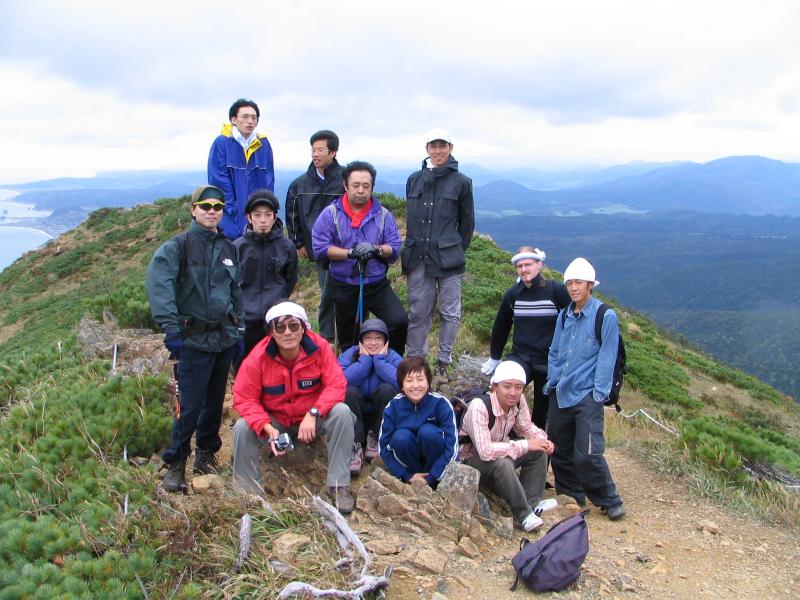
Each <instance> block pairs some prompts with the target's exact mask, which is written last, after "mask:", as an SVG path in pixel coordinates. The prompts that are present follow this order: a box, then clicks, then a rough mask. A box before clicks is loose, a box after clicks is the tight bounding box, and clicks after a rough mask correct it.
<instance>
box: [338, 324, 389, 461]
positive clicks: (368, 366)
mask: <svg viewBox="0 0 800 600" xmlns="http://www.w3.org/2000/svg"><path fill="white" fill-rule="evenodd" d="M401 360H403V357H402V356H400V355H399V354H398V353H397V352H395V351H394V350H392V349H391V348H389V329H388V328H387V327H386V323H384V322H383V321H381V320H380V319H367V320H366V321H364V322H363V323H362V324H361V330H360V332H359V341H358V345H357V346H353V347H351V348H349V349H348V350H345V351H344V352H343V353H342V355H341V356H340V357H339V364H340V365H341V367H342V369H344V376H345V379H347V393H346V394H345V397H344V401H345V403H346V404H347V406H349V407H350V410H351V411H353V414H354V415H355V416H356V427H355V440H356V441H355V443H354V444H353V455H352V457H351V459H350V474H351V475H358V474H359V473H360V472H361V466H362V465H363V462H364V458H365V457H366V458H367V459H370V460H372V459H373V458H375V457H376V456H378V452H379V448H378V432H379V430H380V427H381V418H382V417H383V409H384V408H385V407H386V403H387V402H389V400H391V399H392V398H393V397H394V396H395V394H397V392H398V391H399V389H398V387H397V365H399V364H400V361H401ZM365 412H367V413H368V414H367V418H366V419H365V415H364V413H365ZM365 430H366V431H365ZM365 440H366V446H365V447H362V444H364V442H365Z"/></svg>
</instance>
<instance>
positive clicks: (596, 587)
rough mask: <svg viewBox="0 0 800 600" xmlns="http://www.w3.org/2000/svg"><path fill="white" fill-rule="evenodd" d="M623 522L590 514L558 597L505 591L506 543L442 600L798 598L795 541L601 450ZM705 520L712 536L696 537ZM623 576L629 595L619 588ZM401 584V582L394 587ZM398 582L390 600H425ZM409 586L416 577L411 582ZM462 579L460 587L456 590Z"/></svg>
mask: <svg viewBox="0 0 800 600" xmlns="http://www.w3.org/2000/svg"><path fill="white" fill-rule="evenodd" d="M607 457H608V460H609V463H610V464H611V470H612V473H613V474H614V478H615V480H616V482H617V485H618V488H619V490H620V493H621V495H622V497H623V499H624V501H625V508H626V510H627V511H628V515H627V516H626V517H625V519H623V520H622V521H618V522H615V523H612V522H611V521H609V520H608V519H607V518H606V517H605V516H603V515H601V514H600V512H599V511H598V510H594V511H593V512H592V514H590V515H589V517H588V523H589V532H590V551H589V555H588V556H587V558H586V562H585V563H584V575H583V576H582V577H581V579H580V580H579V582H578V584H577V587H576V588H574V589H571V590H568V591H565V592H562V593H560V594H548V595H534V594H532V593H531V592H529V591H527V590H521V589H518V590H517V591H516V592H513V593H512V592H510V591H508V587H509V585H510V583H511V582H512V581H513V576H514V571H513V569H512V568H511V564H510V558H511V556H513V555H514V553H515V552H516V550H517V548H518V539H519V535H518V534H517V533H516V532H515V540H514V541H513V542H505V543H504V544H502V545H500V546H497V547H496V548H495V550H494V551H493V552H492V553H491V554H489V555H487V556H486V557H485V558H484V559H483V560H482V561H481V564H480V567H479V568H478V569H475V570H471V571H470V572H464V571H462V575H461V576H460V578H459V581H454V582H453V584H452V585H450V586H449V589H447V590H444V589H443V591H444V592H445V595H446V596H447V597H449V598H467V597H469V598H472V599H475V600H478V599H492V600H495V599H499V598H511V597H525V596H530V597H534V596H536V597H544V598H547V597H563V598H581V599H583V598H614V597H617V598H625V597H634V596H633V594H634V593H635V597H637V598H657V599H671V598H681V599H682V598H687V599H688V598H754V599H756V598H758V599H765V598H800V572H799V571H798V563H800V536H798V535H797V534H796V533H794V534H792V533H788V532H786V531H785V530H783V529H780V528H777V527H770V526H767V525H764V524H761V523H759V522H756V521H752V520H749V519H747V518H744V517H742V516H739V515H737V514H735V513H733V512H732V511H730V510H728V509H726V508H725V507H722V506H720V505H717V504H714V503H713V502H711V501H709V500H705V499H696V498H691V497H690V496H689V495H688V492H687V489H686V486H685V485H684V484H682V483H680V482H679V481H668V480H665V479H663V478H662V477H660V476H658V475H656V474H654V473H653V472H652V471H651V470H650V469H648V467H647V466H646V465H645V464H643V463H642V462H641V461H640V460H639V459H637V458H634V457H632V456H630V455H629V454H627V453H626V452H625V451H624V450H623V449H620V448H613V449H610V450H609V451H608V452H607ZM703 520H707V521H712V522H713V523H714V524H716V525H717V526H718V528H719V532H718V533H717V534H712V533H709V532H707V531H701V530H700V529H699V528H698V524H699V523H700V521H703ZM620 576H622V577H625V576H628V577H629V578H630V580H629V584H630V586H631V587H632V590H630V591H625V592H623V591H620V590H619V589H618V583H617V582H618V579H619V578H620ZM402 579H404V578H403V577H402V576H401V577H399V578H398V580H402ZM405 579H406V581H397V582H394V583H399V584H400V585H395V586H393V587H394V589H392V590H391V593H390V594H389V597H390V598H398V599H399V598H412V597H424V598H430V597H431V595H432V592H431V591H428V590H424V591H423V593H421V594H420V592H419V591H418V589H419V588H421V587H423V586H421V585H419V584H420V583H422V582H421V581H420V580H414V583H416V585H412V586H409V585H408V583H409V581H408V580H409V578H408V577H405ZM411 579H412V580H413V577H412V578H411ZM459 582H460V583H461V584H463V586H462V585H459Z"/></svg>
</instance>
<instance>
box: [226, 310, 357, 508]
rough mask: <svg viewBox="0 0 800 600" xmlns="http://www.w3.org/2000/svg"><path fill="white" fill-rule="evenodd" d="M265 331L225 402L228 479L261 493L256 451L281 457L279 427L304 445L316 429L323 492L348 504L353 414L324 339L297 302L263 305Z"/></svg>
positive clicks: (342, 505) (351, 504)
mask: <svg viewBox="0 0 800 600" xmlns="http://www.w3.org/2000/svg"><path fill="white" fill-rule="evenodd" d="M266 321H267V328H268V330H269V333H268V335H267V337H266V338H264V339H263V340H261V341H260V342H259V343H258V344H256V346H255V347H254V348H253V350H252V351H251V352H250V354H249V355H248V356H247V358H246V359H245V360H244V362H242V365H241V366H240V367H239V372H238V374H237V376H236V382H235V383H234V385H233V408H234V409H235V410H236V412H238V413H239V415H241V418H240V419H239V420H238V421H237V422H236V425H234V427H233V482H234V485H236V486H238V487H239V488H241V489H244V490H246V491H250V492H255V493H258V494H261V493H263V491H264V488H263V485H262V478H261V450H262V448H264V447H269V448H270V450H271V452H272V454H274V455H275V456H281V455H283V454H284V452H283V451H281V450H279V449H278V448H277V447H276V445H275V442H276V440H277V438H278V436H279V435H280V434H282V433H289V434H290V435H291V436H292V437H293V438H295V439H296V440H298V441H300V442H303V443H304V444H310V443H311V442H313V441H314V440H316V439H318V437H319V434H320V433H324V434H325V437H326V438H327V443H328V477H327V486H328V494H329V495H330V496H331V498H332V499H333V501H334V502H335V503H336V506H337V507H338V509H339V512H341V513H343V514H346V513H349V512H352V511H353V508H354V505H355V501H354V500H353V496H352V495H351V493H350V451H351V450H352V448H353V437H354V434H353V426H354V424H355V421H356V418H355V416H354V415H353V413H352V412H350V409H349V408H348V407H347V405H346V404H345V403H344V394H345V390H346V388H347V381H346V380H345V378H344V374H343V373H342V369H341V367H340V366H339V364H338V363H337V362H336V357H335V356H334V354H333V350H331V347H330V345H329V344H328V342H326V341H325V339H324V338H323V337H322V336H320V335H318V334H316V333H314V332H313V331H311V328H310V326H309V324H308V317H307V316H306V311H305V310H304V309H303V307H301V306H299V305H297V304H295V303H294V302H288V301H287V302H280V303H278V304H276V305H275V306H273V307H272V308H270V309H269V310H268V311H267V316H266Z"/></svg>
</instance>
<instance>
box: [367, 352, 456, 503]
mask: <svg viewBox="0 0 800 600" xmlns="http://www.w3.org/2000/svg"><path fill="white" fill-rule="evenodd" d="M432 379H433V375H432V374H431V368H430V367H429V366H428V363H427V362H425V358H424V357H421V356H412V357H409V358H404V359H403V360H402V361H400V364H399V365H398V366H397V384H398V385H399V386H400V388H401V390H402V392H401V393H400V394H398V395H397V396H395V397H394V398H392V399H391V400H390V401H389V404H387V405H386V409H385V410H384V411H383V421H382V422H381V431H380V436H379V440H378V444H379V446H380V456H381V459H382V460H383V462H384V464H385V465H386V468H387V469H389V472H390V473H392V475H394V476H395V477H397V478H398V479H400V480H401V481H403V482H405V483H411V482H412V481H414V480H422V481H425V482H426V483H427V484H428V485H429V486H431V487H433V488H435V487H436V486H437V485H438V484H439V480H440V479H441V478H442V474H443V473H444V469H445V467H446V466H447V465H448V463H450V462H451V461H452V460H453V459H454V458H455V456H456V452H457V451H458V437H457V435H456V417H455V413H454V412H453V407H452V406H451V404H450V402H449V401H448V400H447V398H445V397H444V396H442V395H441V394H437V393H436V392H432V391H430V386H431V380H432Z"/></svg>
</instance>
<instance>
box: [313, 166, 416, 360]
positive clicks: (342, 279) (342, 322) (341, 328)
mask: <svg viewBox="0 0 800 600" xmlns="http://www.w3.org/2000/svg"><path fill="white" fill-rule="evenodd" d="M375 174H376V173H375V167H373V166H372V165H371V164H369V163H368V162H363V161H354V162H351V163H350V164H348V165H347V167H345V170H344V174H343V176H344V191H345V193H344V195H343V196H342V197H340V198H337V199H336V200H334V201H333V203H331V204H330V205H329V206H328V207H327V208H326V209H325V210H323V211H322V212H321V213H320V215H319V218H317V221H316V222H315V223H314V228H313V229H312V232H311V240H312V245H313V248H314V255H315V256H316V257H317V259H318V260H325V259H327V261H329V267H328V268H329V276H330V280H331V286H332V291H333V305H334V312H335V313H336V334H337V338H338V344H339V348H348V347H349V346H352V345H354V344H357V343H358V340H357V339H356V332H357V331H358V328H357V325H358V323H357V318H358V308H359V306H361V309H362V310H361V317H362V319H363V318H366V315H367V313H368V312H371V313H372V314H373V315H375V316H376V317H377V318H379V319H381V320H382V321H383V322H384V323H386V326H387V328H388V329H389V347H390V348H391V349H392V350H394V351H395V352H397V353H398V354H401V355H402V352H403V351H404V350H405V344H406V331H407V330H408V317H407V316H406V311H405V309H404V308H403V305H402V303H401V302H400V299H399V298H398V297H397V294H395V293H394V290H393V289H392V286H391V285H390V284H389V280H388V279H387V278H386V272H387V271H388V269H389V265H390V264H391V263H393V262H395V261H396V260H397V257H398V252H399V250H400V232H399V231H398V230H397V223H396V222H395V220H394V217H393V216H392V213H390V212H389V211H388V210H387V209H386V208H384V207H383V206H381V204H380V202H378V200H377V198H374V197H373V196H372V189H373V187H374V185H375Z"/></svg>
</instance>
